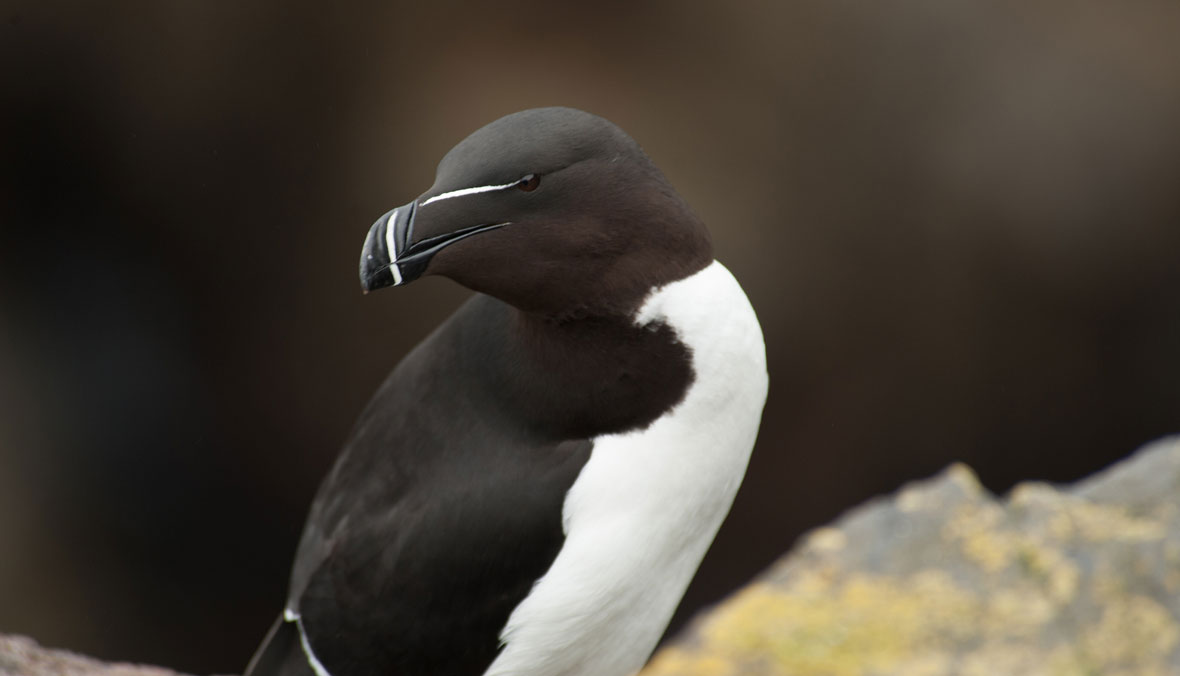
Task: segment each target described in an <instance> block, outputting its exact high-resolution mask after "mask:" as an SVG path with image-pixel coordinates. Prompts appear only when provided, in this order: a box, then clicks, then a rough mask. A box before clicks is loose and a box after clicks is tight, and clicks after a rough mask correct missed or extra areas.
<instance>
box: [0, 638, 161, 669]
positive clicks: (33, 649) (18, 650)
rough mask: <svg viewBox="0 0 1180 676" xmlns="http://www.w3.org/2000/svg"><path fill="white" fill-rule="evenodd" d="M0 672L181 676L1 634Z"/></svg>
mask: <svg viewBox="0 0 1180 676" xmlns="http://www.w3.org/2000/svg"><path fill="white" fill-rule="evenodd" d="M0 675H2V676H10V675H11V676H181V675H180V674H177V673H176V672H174V671H169V670H168V669H161V668H159V667H145V666H138V665H134V664H122V663H113V662H112V663H106V662H100V661H98V660H95V659H91V658H89V657H82V656H80V655H75V654H73V653H68V652H65V651H62V650H51V649H49V648H42V647H41V646H39V645H37V643H36V642H35V641H33V640H32V639H29V638H25V637H23V636H4V635H0Z"/></svg>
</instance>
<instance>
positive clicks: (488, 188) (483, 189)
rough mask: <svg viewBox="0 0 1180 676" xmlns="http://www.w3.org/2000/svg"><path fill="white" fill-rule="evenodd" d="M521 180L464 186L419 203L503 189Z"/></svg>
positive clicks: (425, 203)
mask: <svg viewBox="0 0 1180 676" xmlns="http://www.w3.org/2000/svg"><path fill="white" fill-rule="evenodd" d="M519 182H520V181H513V182H511V183H505V184H504V185H480V186H476V187H474V188H462V189H460V190H452V191H450V192H444V193H442V194H441V195H435V196H434V197H431V198H430V199H428V200H426V201H425V202H421V203H419V204H418V206H420V207H424V206H426V205H427V204H430V203H431V202H438V201H440V200H449V199H451V198H452V197H462V196H463V195H474V194H475V193H477V192H488V191H491V190H503V189H505V188H511V187H512V186H514V185H516V184H517V183H519Z"/></svg>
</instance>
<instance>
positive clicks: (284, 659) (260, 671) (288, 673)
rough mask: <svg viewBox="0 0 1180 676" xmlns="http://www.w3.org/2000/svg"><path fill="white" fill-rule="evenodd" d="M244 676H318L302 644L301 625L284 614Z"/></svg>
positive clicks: (255, 654) (269, 633)
mask: <svg viewBox="0 0 1180 676" xmlns="http://www.w3.org/2000/svg"><path fill="white" fill-rule="evenodd" d="M243 676H316V674H315V671H314V670H312V667H311V665H310V664H308V661H307V656H306V655H304V653H303V646H302V645H301V644H300V642H299V626H298V625H297V624H296V623H295V622H288V621H285V620H284V619H283V616H282V615H280V616H279V619H277V620H275V623H274V624H273V625H271V628H270V631H268V632H266V638H264V639H262V645H261V646H259V647H258V651H257V652H255V653H254V657H253V658H251V660H250V664H249V666H247V667H246V671H245V673H244V674H243Z"/></svg>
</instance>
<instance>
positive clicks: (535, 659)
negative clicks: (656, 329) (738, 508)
mask: <svg viewBox="0 0 1180 676" xmlns="http://www.w3.org/2000/svg"><path fill="white" fill-rule="evenodd" d="M656 321H660V322H664V323H667V324H668V325H670V326H671V327H672V328H673V329H675V331H676V333H677V335H678V336H679V339H680V340H681V342H683V343H684V344H686V345H687V346H688V347H689V348H690V349H691V350H692V365H693V370H694V373H695V376H696V377H695V380H694V381H693V383H692V386H691V387H690V388H689V390H688V392H687V394H686V395H685V398H684V400H683V401H681V402H680V403H679V404H678V405H677V406H676V407H675V408H674V409H673V410H672V411H670V412H669V413H668V414H666V415H664V416H663V417H661V418H659V419H658V420H656V421H655V422H653V423H652V424H651V425H650V426H649V427H648V428H647V429H644V430H640V431H636V432H630V433H626V434H612V435H606V436H602V437H598V438H596V439H595V440H594V450H593V451H592V452H591V455H590V460H589V461H588V462H587V463H586V466H585V467H584V468H583V469H582V472H581V474H580V475H579V476H578V479H577V481H575V482H574V485H573V486H572V487H571V488H570V491H569V494H568V495H567V496H566V500H565V506H564V511H563V519H564V526H565V533H566V539H565V543H564V545H563V547H562V549H561V552H560V553H559V554H558V556H557V558H556V560H554V562H553V565H552V566H551V567H550V569H549V571H548V572H547V573H546V574H545V576H544V577H542V578H541V579H540V580H538V581H537V583H536V585H534V587H533V589H532V591H531V592H530V594H529V595H528V597H527V598H525V600H524V601H522V602H521V603H520V605H518V606H517V607H516V609H515V610H514V611H513V612H512V615H511V617H510V618H509V619H508V624H507V625H506V626H505V627H504V630H503V631H502V632H501V635H500V638H501V640H502V641H503V642H504V644H505V645H504V648H503V650H502V651H501V653H500V655H499V656H498V657H497V658H496V661H495V662H493V663H492V665H491V666H490V667H489V668H488V670H487V671H486V672H485V676H628V675H630V674H633V673H635V672H636V671H638V670H639V669H640V667H642V666H643V663H644V662H645V661H646V660H647V658H648V656H649V655H650V654H651V651H652V649H653V648H654V647H655V644H656V642H657V641H658V640H659V638H660V635H661V634H662V633H663V631H664V628H665V627H666V626H667V624H668V621H669V619H671V617H672V613H673V611H675V609H676V606H677V604H678V603H679V602H680V597H681V596H683V594H684V590H685V588H686V587H687V586H688V583H689V581H690V580H691V579H692V576H693V574H694V573H695V572H696V569H697V566H698V565H699V564H700V562H701V558H702V557H704V555H705V550H707V549H708V548H709V543H710V542H712V540H713V536H714V535H715V534H716V533H717V529H718V528H719V527H720V526H721V521H722V520H723V519H724V518H725V515H726V513H727V512H729V507H730V504H731V503H732V502H733V497H734V494H735V493H737V489H738V486H739V485H740V484H741V481H742V476H743V475H744V474H745V472H746V463H747V461H748V460H749V457H750V450H751V448H752V447H753V445H754V438H755V437H756V436H757V433H758V423H759V421H760V419H761V417H762V406H763V404H764V403H765V401H766V386H767V378H766V354H765V346H764V345H763V342H762V331H761V329H760V328H759V326H758V319H757V317H755V315H754V310H753V308H751V307H750V302H749V301H748V300H747V299H746V295H745V294H744V293H743V292H742V289H741V287H740V286H739V285H738V283H737V281H736V280H734V278H733V275H731V274H730V273H729V270H726V269H725V266H723V265H721V264H720V263H718V262H716V261H714V262H713V263H712V264H711V265H710V266H709V267H707V268H705V269H704V270H701V271H700V272H698V273H696V274H694V275H692V276H691V277H688V278H685V279H682V280H680V281H678V282H673V283H672V284H669V285H667V286H664V287H662V288H660V289H658V290H656V291H655V292H653V293H652V295H651V296H649V297H648V299H647V300H646V301H645V302H644V305H643V307H642V308H641V309H640V311H639V313H638V315H637V317H636V322H637V323H638V324H640V325H644V324H648V323H650V322H656Z"/></svg>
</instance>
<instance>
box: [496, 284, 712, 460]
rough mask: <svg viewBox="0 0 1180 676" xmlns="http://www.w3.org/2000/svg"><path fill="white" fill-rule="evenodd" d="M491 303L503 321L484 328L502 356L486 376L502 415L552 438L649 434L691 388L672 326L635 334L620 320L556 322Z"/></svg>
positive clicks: (686, 357)
mask: <svg viewBox="0 0 1180 676" xmlns="http://www.w3.org/2000/svg"><path fill="white" fill-rule="evenodd" d="M489 300H490V299H489ZM492 302H493V303H494V304H495V307H496V314H497V315H499V318H498V319H499V321H495V322H492V323H488V322H483V323H482V324H483V329H484V330H488V331H490V332H494V333H496V334H499V335H500V340H499V341H497V343H498V348H497V351H498V352H499V353H500V354H499V355H497V356H496V358H495V359H488V358H483V359H481V361H482V364H480V365H479V368H481V369H486V371H485V372H486V373H488V375H489V376H490V378H489V380H488V383H489V385H490V386H491V387H492V388H494V391H495V395H496V401H497V402H498V405H499V406H501V407H502V413H507V414H508V415H510V416H512V417H516V418H523V419H525V420H526V421H527V423H528V428H530V429H534V430H539V431H540V432H541V433H542V434H544V435H546V436H550V437H553V438H558V439H568V438H587V437H592V436H596V435H600V434H607V433H612V432H622V431H626V430H631V429H639V428H643V427H646V426H647V425H648V424H650V423H651V422H652V421H653V420H655V419H656V418H657V417H659V416H660V414H662V413H663V412H665V411H666V410H668V409H669V408H671V407H672V406H673V405H675V404H676V403H677V402H678V401H680V399H681V398H682V397H683V396H684V393H685V391H686V390H687V389H688V386H689V385H690V384H691V382H692V379H693V373H692V366H691V359H690V357H691V355H690V353H689V351H688V349H687V348H686V347H685V346H684V345H683V344H682V343H680V342H679V341H678V340H677V337H676V334H675V332H674V331H673V330H672V328H671V327H669V326H666V325H663V324H652V325H648V326H643V327H640V326H636V325H635V324H634V322H633V319H632V315H631V314H626V315H624V314H618V313H610V314H588V315H585V316H576V317H574V316H567V317H564V318H562V319H555V318H554V317H552V316H548V315H541V314H536V313H528V312H522V311H520V310H517V309H515V308H513V307H511V306H509V305H505V304H502V303H499V302H495V301H492ZM485 335H487V334H485ZM488 356H490V355H488Z"/></svg>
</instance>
